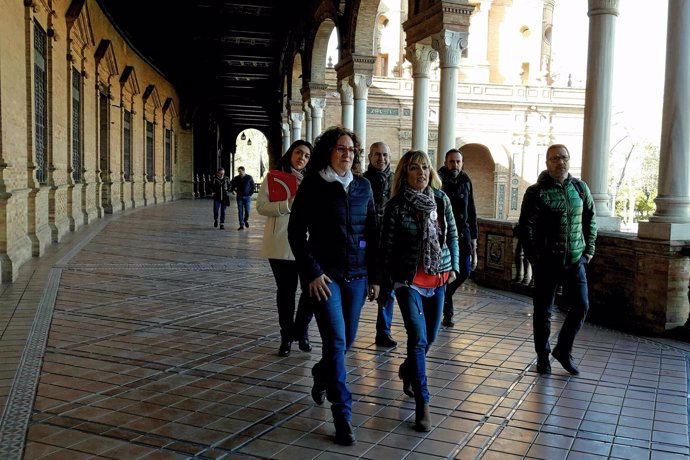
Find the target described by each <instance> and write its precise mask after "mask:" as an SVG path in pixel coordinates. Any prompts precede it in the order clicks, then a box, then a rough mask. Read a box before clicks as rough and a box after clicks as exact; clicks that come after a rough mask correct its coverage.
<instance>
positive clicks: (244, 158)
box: [230, 128, 269, 183]
mask: <svg viewBox="0 0 690 460" xmlns="http://www.w3.org/2000/svg"><path fill="white" fill-rule="evenodd" d="M230 155H231V158H230V163H231V165H232V174H233V175H234V174H237V168H239V167H240V166H244V169H245V170H246V172H247V174H249V175H250V176H252V177H253V178H254V181H255V182H257V183H259V182H261V181H263V179H264V177H265V176H266V173H267V172H268V169H269V161H268V139H267V138H266V136H265V135H264V133H262V132H261V131H259V130H258V129H253V128H249V129H245V130H244V131H242V132H240V133H239V134H238V135H237V138H236V139H235V151H234V152H232V153H231V154H230Z"/></svg>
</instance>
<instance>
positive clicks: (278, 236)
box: [256, 184, 295, 260]
mask: <svg viewBox="0 0 690 460" xmlns="http://www.w3.org/2000/svg"><path fill="white" fill-rule="evenodd" d="M262 185H263V186H262V187H261V188H260V189H259V195H258V197H257V199H256V211H257V212H258V213H259V214H261V215H262V216H266V217H267V219H266V225H265V226H264V239H263V241H262V243H261V255H262V256H264V257H266V258H269V259H280V260H295V256H294V255H292V250H291V249H290V244H289V243H288V238H287V228H288V222H289V221H290V206H289V201H288V200H283V201H269V199H268V186H267V185H266V184H262Z"/></svg>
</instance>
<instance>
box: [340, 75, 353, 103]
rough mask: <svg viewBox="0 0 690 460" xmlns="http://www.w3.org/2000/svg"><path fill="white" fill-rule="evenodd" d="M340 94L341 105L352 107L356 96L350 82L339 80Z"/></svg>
mask: <svg viewBox="0 0 690 460" xmlns="http://www.w3.org/2000/svg"><path fill="white" fill-rule="evenodd" d="M338 92H339V93H340V103H341V104H342V105H352V104H353V102H354V95H353V89H352V86H350V82H349V81H348V80H338Z"/></svg>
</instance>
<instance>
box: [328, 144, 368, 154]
mask: <svg viewBox="0 0 690 460" xmlns="http://www.w3.org/2000/svg"><path fill="white" fill-rule="evenodd" d="M333 148H334V149H335V150H336V152H338V153H339V154H340V155H343V154H345V153H352V154H353V155H354V154H359V153H360V152H361V151H362V149H360V148H357V147H345V146H344V145H336V146H335V147H333Z"/></svg>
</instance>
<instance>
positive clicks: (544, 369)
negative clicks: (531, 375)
mask: <svg viewBox="0 0 690 460" xmlns="http://www.w3.org/2000/svg"><path fill="white" fill-rule="evenodd" d="M537 372H539V373H540V374H541V375H548V374H550V373H551V363H550V362H549V355H544V356H539V357H538V358H537Z"/></svg>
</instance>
